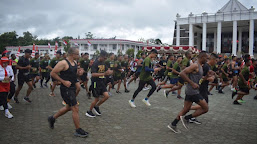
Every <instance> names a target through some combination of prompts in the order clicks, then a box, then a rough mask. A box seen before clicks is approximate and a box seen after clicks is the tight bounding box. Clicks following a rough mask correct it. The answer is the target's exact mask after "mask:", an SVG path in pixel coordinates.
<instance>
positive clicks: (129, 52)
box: [126, 48, 135, 57]
mask: <svg viewBox="0 0 257 144" xmlns="http://www.w3.org/2000/svg"><path fill="white" fill-rule="evenodd" d="M134 52H135V49H133V48H130V49H128V50H127V51H126V54H127V55H128V56H130V57H134Z"/></svg>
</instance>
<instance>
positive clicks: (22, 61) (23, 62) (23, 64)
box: [17, 56, 29, 74]
mask: <svg viewBox="0 0 257 144" xmlns="http://www.w3.org/2000/svg"><path fill="white" fill-rule="evenodd" d="M17 65H19V66H21V67H26V66H28V65H29V59H27V58H25V57H24V56H22V57H21V58H20V59H19V61H18V63H17ZM28 72H29V70H28V69H19V73H22V74H23V73H28Z"/></svg>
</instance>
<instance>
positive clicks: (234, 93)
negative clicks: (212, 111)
mask: <svg viewBox="0 0 257 144" xmlns="http://www.w3.org/2000/svg"><path fill="white" fill-rule="evenodd" d="M236 94H237V91H235V92H234V91H233V92H232V99H233V98H234V96H235V95H236Z"/></svg>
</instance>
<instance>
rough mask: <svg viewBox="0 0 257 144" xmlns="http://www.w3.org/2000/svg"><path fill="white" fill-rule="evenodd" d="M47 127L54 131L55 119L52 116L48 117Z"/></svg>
mask: <svg viewBox="0 0 257 144" xmlns="http://www.w3.org/2000/svg"><path fill="white" fill-rule="evenodd" d="M48 123H49V127H50V128H51V129H54V123H55V118H54V117H53V116H50V117H48Z"/></svg>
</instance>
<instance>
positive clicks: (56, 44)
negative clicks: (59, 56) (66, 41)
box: [54, 42, 58, 55]
mask: <svg viewBox="0 0 257 144" xmlns="http://www.w3.org/2000/svg"><path fill="white" fill-rule="evenodd" d="M57 48H58V43H57V42H55V48H54V55H56V52H57Z"/></svg>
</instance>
